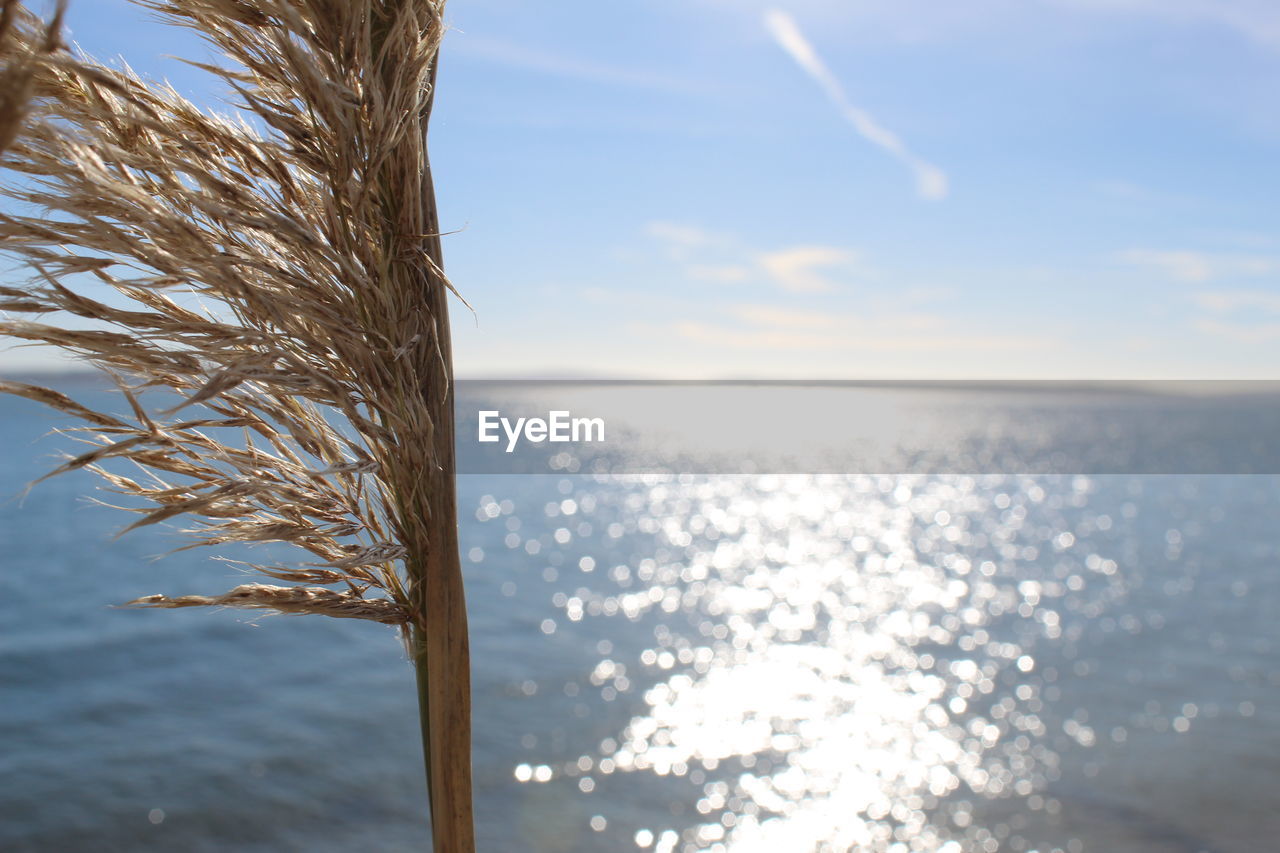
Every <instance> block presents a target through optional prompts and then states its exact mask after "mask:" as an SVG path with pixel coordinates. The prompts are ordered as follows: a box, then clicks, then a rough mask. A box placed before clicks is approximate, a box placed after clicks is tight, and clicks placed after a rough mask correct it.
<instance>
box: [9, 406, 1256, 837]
mask: <svg viewBox="0 0 1280 853" xmlns="http://www.w3.org/2000/svg"><path fill="white" fill-rule="evenodd" d="M80 392H81V393H82V394H83V395H86V396H88V397H95V396H96V395H98V394H99V393H100V392H98V391H97V390H95V389H94V388H93V387H88V386H86V387H84V388H81V389H80ZM54 423H56V418H55V417H54V416H53V415H51V414H50V413H49V412H47V411H46V410H43V409H42V408H41V407H39V406H36V405H34V404H29V403H27V402H25V401H20V400H11V399H3V398H0V442H2V443H3V447H4V452H3V454H2V455H0V493H2V494H0V496H2V497H3V498H4V502H3V503H2V504H0V546H2V547H0V566H2V568H0V691H2V694H0V696H2V698H0V746H2V748H0V849H3V850H5V851H140V850H156V851H173V850H183V851H205V850H246V851H283V850H298V851H347V850H354V849H361V850H378V851H384V850H385V851H399V850H422V849H426V844H427V838H428V834H429V828H428V826H427V822H426V819H425V807H424V806H425V797H426V792H425V784H424V782H423V779H422V770H421V754H420V746H419V743H418V739H417V738H418V734H417V725H418V723H417V711H416V706H415V694H414V687H413V674H412V671H411V669H410V667H409V665H408V664H407V663H406V661H405V659H404V654H403V652H402V650H401V646H400V644H399V641H398V640H397V638H396V635H395V633H394V631H392V630H391V629H388V628H385V627H383V626H378V625H374V624H371V623H363V622H354V621H345V620H329V619H323V618H319V617H306V618H299V617H283V616H274V617H271V616H252V615H246V614H244V613H236V612H228V611H212V610H210V611H208V612H205V611H203V610H200V609H195V610H181V611H158V612H141V611H131V610H123V609H118V608H114V607H113V606H112V605H114V604H117V603H119V602H122V601H126V600H129V599H131V598H135V597H137V596H140V595H145V594H150V593H155V592H164V593H167V594H181V593H187V592H202V593H215V592H219V591H222V590H224V589H226V588H229V587H230V586H233V585H235V584H237V583H240V582H243V580H244V578H243V576H241V575H238V574H236V573H235V572H233V571H231V570H229V569H228V568H227V567H226V566H224V565H221V564H218V563H216V562H214V561H211V560H209V559H208V557H209V556H210V555H208V554H204V553H198V552H190V551H188V552H181V553H178V554H173V555H171V556H168V557H165V558H164V559H161V560H156V559H155V557H156V555H158V554H162V553H164V552H166V551H169V550H171V549H173V548H174V547H177V546H178V545H180V544H182V540H181V538H180V537H178V536H177V535H176V534H175V533H173V532H172V531H166V530H159V529H145V530H142V531H138V532H136V533H132V534H129V535H128V536H125V537H123V538H120V539H113V538H112V535H113V533H114V532H115V531H116V530H118V529H119V528H120V527H122V526H123V524H124V520H123V518H124V517H123V516H122V514H121V513H120V512H119V511H116V510H112V509H108V508H104V507H102V506H98V505H95V504H93V503H91V502H89V501H87V500H86V496H90V497H94V496H96V497H98V498H104V499H105V498H108V497H109V496H108V495H105V494H104V493H101V492H96V491H95V487H96V482H95V481H94V480H93V479H92V478H91V477H89V476H87V475H84V476H81V475H78V474H77V475H68V476H65V477H60V478H56V479H53V480H50V481H47V482H45V483H43V484H41V485H39V486H37V487H36V488H35V489H33V490H32V491H31V492H30V493H29V494H27V495H26V496H25V497H21V492H22V490H23V486H24V485H25V484H26V483H27V482H28V481H30V480H32V479H34V478H35V477H36V476H38V475H39V474H41V473H43V472H44V471H45V470H47V469H48V468H50V467H51V466H52V465H53V464H54V462H55V461H56V460H55V459H54V458H53V456H52V454H54V453H55V452H56V451H57V450H59V449H66V448H68V447H69V444H68V443H67V440H66V439H65V438H60V437H56V436H54V437H46V438H41V436H42V435H44V434H45V433H47V432H48V430H49V428H50V426H51V425H52V424H54ZM1238 427H1239V424H1238V423H1234V422H1231V421H1230V419H1227V420H1226V421H1224V424H1223V438H1222V441H1223V442H1224V443H1225V442H1234V441H1237V440H1238V435H1237V432H1238ZM1202 438H1203V437H1202ZM1097 440H1098V441H1100V442H1101V441H1105V440H1106V437H1105V436H1098V438H1097ZM459 493H460V503H461V508H462V527H461V539H462V550H463V559H464V567H465V572H466V575H467V595H468V605H469V610H470V614H471V623H470V626H471V633H472V650H473V669H474V675H473V679H474V705H475V721H474V726H475V753H474V758H475V784H476V798H477V799H476V808H477V825H478V833H479V844H480V848H481V849H482V850H485V851H503V853H506V852H507V851H511V853H523V851H547V852H548V853H550V851H626V850H637V851H643V850H656V851H663V853H672V851H732V853H743V851H752V852H753V851H770V853H775V851H796V852H797V853H804V852H805V851H845V850H868V851H873V850H874V851H895V853H897V851H914V850H920V851H943V853H960V851H1005V850H1009V851H1031V850H1034V851H1038V853H1050V851H1069V852H1070V853H1081V851H1098V853H1114V852H1115V851H1135V853H1147V851H1151V853H1155V852H1156V851H1161V853H1164V851H1173V852H1174V853H1184V851H1185V853H1197V851H1213V853H1254V851H1269V850H1274V849H1276V842H1275V839H1276V838H1277V837H1280V803H1278V802H1277V798H1278V797H1280V629H1277V627H1276V624H1277V622H1276V614H1277V612H1280V524H1277V521H1278V520H1280V477H1277V476H1273V475H1251V476H1246V475H1225V474H1217V475H1214V474H1200V475H1159V474H1142V475H1137V474H1123V473H1107V474H1061V475H1048V474H1042V475H1034V476H1031V475H1018V474H999V473H976V474H967V473H948V474H936V475H924V474H915V475H864V474H857V475H853V474H850V475H835V474H793V475H752V476H746V475H727V474H699V475H687V474H686V475H677V474H656V475H650V476H610V475H585V474H573V475H559V474H556V475H552V474H547V475H518V476H517V475H502V474H468V475H465V476H462V477H461V478H460V480H459Z"/></svg>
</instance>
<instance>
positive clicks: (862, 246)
mask: <svg viewBox="0 0 1280 853" xmlns="http://www.w3.org/2000/svg"><path fill="white" fill-rule="evenodd" d="M36 5H38V4H36ZM448 19H449V21H450V24H451V26H452V28H453V30H452V32H450V34H449V36H448V39H447V41H446V44H445V48H444V56H443V62H442V68H441V74H440V80H439V90H438V95H437V101H436V103H437V107H436V115H435V117H434V119H433V127H432V135H431V145H432V162H433V167H434V170H435V173H436V182H437V188H438V192H439V195H440V208H441V211H442V223H441V226H442V229H443V230H444V231H446V232H451V233H450V234H449V236H448V237H446V241H445V251H446V268H447V270H448V272H449V274H450V277H451V279H452V280H453V282H454V283H455V285H456V286H457V288H458V289H459V291H460V292H461V293H462V294H463V295H464V296H465V297H466V298H467V300H468V301H469V302H470V304H471V305H472V306H474V312H472V311H471V310H468V309H467V308H466V307H464V306H463V305H461V304H456V305H455V309H454V315H453V319H454V323H453V325H454V334H455V346H456V363H457V370H458V373H459V375H461V376H471V377H479V376H484V377H517V378H518V377H528V376H592V377H595V376H600V377H640V378H667V377H678V378H725V377H732V378H750V377H759V378H849V379H856V378H936V379H949V378H967V379H980V378H1018V379H1037V378H1066V379H1102V378H1123V379H1144V378H1280V206H1278V205H1277V199H1278V198H1280V168H1277V167H1278V166H1280V96H1277V95H1276V94H1275V93H1276V92H1278V91H1280V4H1277V3H1275V2H1274V0H950V2H942V0H840V2H836V0H769V1H768V2H765V0H761V2H757V0H610V2H608V3H601V2H599V0H540V2H536V3H535V2H529V0H453V2H452V3H451V5H450V7H449V12H448ZM70 24H71V27H72V30H73V32H72V35H73V37H74V39H75V41H76V42H77V43H78V44H79V45H80V47H82V48H83V49H84V50H86V51H88V52H89V53H91V54H93V55H95V56H98V57H99V58H109V57H114V56H118V55H123V56H124V57H126V58H127V60H128V62H129V64H130V65H131V66H133V67H134V68H135V69H137V70H139V71H141V72H143V73H144V74H147V75H150V76H153V77H158V78H159V77H163V78H167V79H169V80H170V81H171V82H173V83H174V85H176V86H177V87H178V88H179V89H180V90H181V91H183V92H184V93H185V94H187V95H188V96H190V97H192V98H194V99H196V100H197V101H200V102H202V103H207V104H208V105H209V106H210V107H212V108H219V109H230V107H226V106H225V105H223V104H222V99H223V98H224V97H225V93H224V92H223V91H222V90H221V89H220V87H219V86H218V84H217V83H216V81H212V80H210V79H209V78H207V77H206V76H205V75H203V74H202V73H201V72H199V71H196V70H194V69H190V68H188V67H185V66H183V65H181V64H179V63H177V62H175V61H173V60H172V59H166V58H165V57H166V56H167V55H172V54H177V55H182V56H187V57H192V58H197V59H202V60H203V59H208V58H210V56H211V54H210V52H209V50H208V49H207V48H206V47H204V46H203V45H202V44H201V43H200V42H199V40H198V38H196V37H195V36H194V35H193V34H190V33H187V32H184V31H175V30H173V29H171V28H168V27H164V26H161V25H159V24H157V23H155V22H153V21H151V20H149V19H148V16H147V13H145V12H144V11H142V10H139V9H137V8H136V7H133V6H131V5H130V4H129V3H127V2H124V0H72V13H71V16H70ZM45 363H48V360H47V356H45V355H43V354H40V353H35V352H31V351H11V352H5V353H0V370H4V369H10V370H12V369H15V368H18V367H27V366H31V365H33V364H45Z"/></svg>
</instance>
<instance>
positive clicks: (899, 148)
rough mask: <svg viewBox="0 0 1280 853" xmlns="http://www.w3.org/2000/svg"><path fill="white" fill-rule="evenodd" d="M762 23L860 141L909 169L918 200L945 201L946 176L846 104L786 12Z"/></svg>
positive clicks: (777, 12) (768, 16)
mask: <svg viewBox="0 0 1280 853" xmlns="http://www.w3.org/2000/svg"><path fill="white" fill-rule="evenodd" d="M764 22H765V26H766V27H768V29H769V33H770V34H771V35H772V36H773V38H774V40H775V41H776V42H777V43H778V46H779V47H781V48H782V49H783V50H785V51H786V52H787V54H788V55H790V57H791V58H792V59H793V60H795V62H796V64H797V65H799V66H800V68H801V69H802V70H803V71H804V72H805V73H806V74H808V75H809V76H810V77H811V78H812V79H813V81H814V82H815V83H817V84H818V86H820V87H821V88H822V90H823V92H825V93H826V95H827V97H828V98H829V99H830V100H831V102H832V103H833V104H835V106H836V108H837V109H838V110H839V111H840V114H841V115H842V116H843V117H844V119H845V120H846V121H848V122H849V124H851V125H853V129H854V130H856V131H857V132H858V134H859V135H860V136H861V137H862V138H863V139H865V140H867V141H868V142H870V143H871V144H872V145H875V146H878V147H879V148H882V149H883V150H884V151H886V152H888V153H889V154H890V155H891V156H893V157H894V158H895V159H897V160H898V161H899V162H901V163H903V164H904V165H906V166H907V167H908V168H909V169H911V171H912V172H913V173H914V174H915V179H916V192H918V193H919V194H920V196H921V198H926V199H929V200H930V201H940V200H941V199H944V198H946V197H947V193H948V191H949V185H948V181H947V175H946V173H945V172H943V171H942V170H941V169H939V168H938V167H937V166H935V165H933V164H932V163H930V162H928V161H926V160H924V159H921V158H920V157H918V156H917V155H916V154H914V153H912V151H911V150H910V149H909V148H907V146H906V144H905V143H904V142H903V141H902V140H901V139H900V138H899V137H898V136H897V134H895V133H894V132H893V131H891V130H889V129H888V128H886V127H884V126H883V125H881V124H880V123H879V122H878V121H876V119H875V118H874V117H873V116H872V115H871V114H870V113H868V112H867V111H866V110H864V109H861V108H860V107H857V106H855V105H854V104H852V103H851V102H850V101H849V96H848V95H847V94H846V93H845V90H844V87H843V86H842V85H840V81H839V80H837V79H836V77H835V75H834V74H832V73H831V69H830V68H828V67H827V64H826V63H825V62H823V61H822V57H820V56H819V55H818V52H817V50H815V49H814V47H813V45H812V44H811V43H810V42H809V40H808V39H807V38H805V35H804V33H802V32H801V31H800V27H799V26H798V25H797V24H796V22H795V19H793V18H792V17H791V16H790V15H788V14H787V13H786V12H783V11H780V10H778V9H771V10H770V11H768V12H766V13H765V16H764Z"/></svg>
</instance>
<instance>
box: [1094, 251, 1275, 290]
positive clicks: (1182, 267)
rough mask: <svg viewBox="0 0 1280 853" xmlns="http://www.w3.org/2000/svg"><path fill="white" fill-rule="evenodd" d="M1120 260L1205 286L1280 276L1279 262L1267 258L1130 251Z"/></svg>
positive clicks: (1182, 252) (1121, 256) (1260, 256)
mask: <svg viewBox="0 0 1280 853" xmlns="http://www.w3.org/2000/svg"><path fill="white" fill-rule="evenodd" d="M1119 259H1120V260H1121V261H1122V262H1124V263H1126V264H1131V265H1133V266H1139V267H1148V268H1150V269H1156V270H1160V271H1161V272H1163V273H1165V274H1166V275H1169V276H1170V277H1172V278H1175V279H1177V280H1179V281H1188V282H1193V283H1204V282H1207V281H1213V280H1215V279H1220V278H1229V277H1234V276H1249V277H1252V276H1270V275H1274V274H1275V273H1276V272H1280V260H1277V259H1276V258H1274V257H1269V256H1265V255H1221V254H1211V253H1208V252H1195V251H1190V250H1186V249H1129V250H1128V251H1125V252H1121V253H1120V254H1119Z"/></svg>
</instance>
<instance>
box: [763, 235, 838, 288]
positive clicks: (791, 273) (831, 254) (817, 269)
mask: <svg viewBox="0 0 1280 853" xmlns="http://www.w3.org/2000/svg"><path fill="white" fill-rule="evenodd" d="M857 260H858V255H857V254H856V253H854V252H850V251H848V250H847V249H837V248H835V247H833V246H796V247H795V248H791V249H783V250H782V251H779V252H767V253H765V254H763V255H760V256H759V258H758V262H759V264H760V268H761V269H763V270H764V271H765V273H767V274H768V275H769V277H770V278H772V279H773V280H774V281H775V282H777V283H778V284H779V285H780V286H781V287H782V288H783V289H784V290H789V291H791V292H792V293H826V292H828V291H831V290H834V289H835V285H834V284H833V283H832V282H831V280H830V279H828V278H827V277H826V276H824V275H823V274H822V272H821V270H823V269H824V268H827V267H834V266H849V265H851V264H853V263H854V262H855V261H857Z"/></svg>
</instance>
